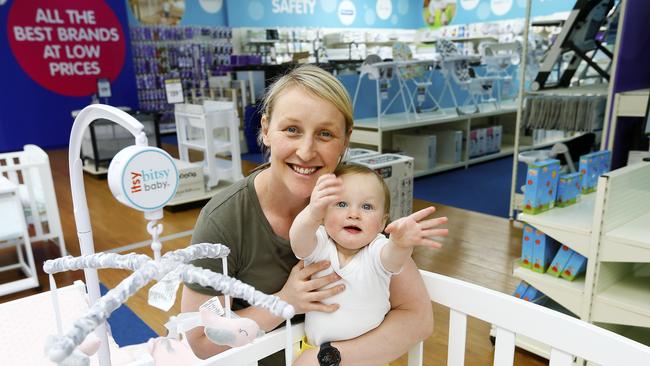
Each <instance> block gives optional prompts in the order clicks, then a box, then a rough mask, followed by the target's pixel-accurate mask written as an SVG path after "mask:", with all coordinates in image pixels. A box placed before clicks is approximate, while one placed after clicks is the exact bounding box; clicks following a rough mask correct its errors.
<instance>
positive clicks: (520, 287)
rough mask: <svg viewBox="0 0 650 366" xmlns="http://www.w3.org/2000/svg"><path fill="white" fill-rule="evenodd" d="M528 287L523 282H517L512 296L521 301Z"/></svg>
mask: <svg viewBox="0 0 650 366" xmlns="http://www.w3.org/2000/svg"><path fill="white" fill-rule="evenodd" d="M528 287H529V285H528V284H527V283H526V282H524V281H521V282H519V285H518V286H517V288H516V289H515V292H514V293H513V294H512V296H514V297H518V298H520V299H522V298H523V297H524V293H526V290H527V289H528Z"/></svg>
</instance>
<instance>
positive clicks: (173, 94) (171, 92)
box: [165, 79, 183, 104]
mask: <svg viewBox="0 0 650 366" xmlns="http://www.w3.org/2000/svg"><path fill="white" fill-rule="evenodd" d="M165 93H166V94H167V103H170V104H174V103H183V84H182V83H181V79H167V80H165Z"/></svg>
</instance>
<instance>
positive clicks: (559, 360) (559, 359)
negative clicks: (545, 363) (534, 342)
mask: <svg viewBox="0 0 650 366" xmlns="http://www.w3.org/2000/svg"><path fill="white" fill-rule="evenodd" d="M571 365H573V356H572V355H570V354H568V353H566V352H564V351H561V350H559V349H555V348H552V349H551V360H550V363H549V366H571Z"/></svg>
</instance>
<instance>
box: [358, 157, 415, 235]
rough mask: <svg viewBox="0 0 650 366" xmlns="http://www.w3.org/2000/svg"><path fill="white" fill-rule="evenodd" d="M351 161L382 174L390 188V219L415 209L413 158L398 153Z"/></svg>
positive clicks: (406, 214) (402, 215)
mask: <svg viewBox="0 0 650 366" xmlns="http://www.w3.org/2000/svg"><path fill="white" fill-rule="evenodd" d="M350 163H352V164H359V165H365V166H367V167H369V168H370V169H373V170H374V171H376V172H377V173H379V175H381V176H382V177H383V178H384V180H385V181H386V184H387V185H388V189H389V190H390V201H391V204H390V220H389V222H390V221H394V220H396V219H398V218H400V217H404V216H408V215H410V214H411V212H412V210H413V158H412V157H410V156H404V155H397V154H381V155H378V156H374V157H371V158H365V159H355V160H352V161H351V162H350Z"/></svg>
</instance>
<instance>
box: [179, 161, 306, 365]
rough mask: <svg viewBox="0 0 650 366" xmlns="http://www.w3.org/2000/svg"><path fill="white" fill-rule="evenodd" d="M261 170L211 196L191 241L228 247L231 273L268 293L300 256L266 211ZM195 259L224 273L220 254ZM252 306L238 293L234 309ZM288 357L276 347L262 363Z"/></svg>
mask: <svg viewBox="0 0 650 366" xmlns="http://www.w3.org/2000/svg"><path fill="white" fill-rule="evenodd" d="M257 174H259V172H255V173H253V174H251V175H249V176H248V177H246V178H244V179H243V180H241V181H239V182H237V183H234V184H232V185H231V186H229V187H228V188H226V189H224V190H223V191H221V192H219V193H218V194H216V195H215V196H214V197H212V199H211V200H210V201H209V202H208V203H207V204H206V205H205V207H203V209H202V210H201V214H200V215H199V218H198V220H197V222H196V227H195V228H194V234H193V235H192V244H196V243H219V244H223V245H225V246H227V247H229V248H230V255H228V275H229V276H230V277H232V278H236V279H238V280H240V281H242V282H244V283H246V284H249V285H251V286H253V287H255V288H256V289H257V290H259V291H262V292H264V293H266V294H273V293H276V292H278V291H280V289H282V286H284V283H285V282H286V280H287V278H288V277H289V272H290V271H291V268H292V267H293V266H294V265H295V264H296V263H297V262H298V259H297V258H296V256H295V255H294V254H293V252H292V251H291V246H290V245H289V241H288V240H285V239H283V238H281V237H279V236H278V235H276V234H275V233H274V232H273V229H272V228H271V224H270V223H269V222H268V221H267V219H266V216H264V212H262V207H261V206H260V202H259V200H258V198H257V193H256V192H255V186H254V184H253V181H254V179H255V177H256V176H257ZM192 264H194V265H195V266H198V267H202V268H207V269H211V270H213V271H215V272H217V273H222V266H221V259H199V260H196V261H194V262H193V263H192ZM186 286H188V287H189V288H191V289H192V290H194V291H197V292H200V293H203V294H208V295H217V294H218V293H217V291H216V290H214V289H212V288H209V287H202V286H200V285H197V284H186ZM248 306H249V304H248V303H247V302H246V301H244V300H241V299H233V305H232V309H233V310H240V309H242V308H246V307H248ZM295 320H298V319H294V321H295ZM281 325H283V324H281ZM283 357H284V356H283V353H282V352H281V353H279V354H278V353H276V354H275V355H273V356H271V357H268V358H266V359H265V360H263V362H261V365H265V366H269V365H284V358H283ZM271 358H272V359H273V360H272V361H271Z"/></svg>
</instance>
